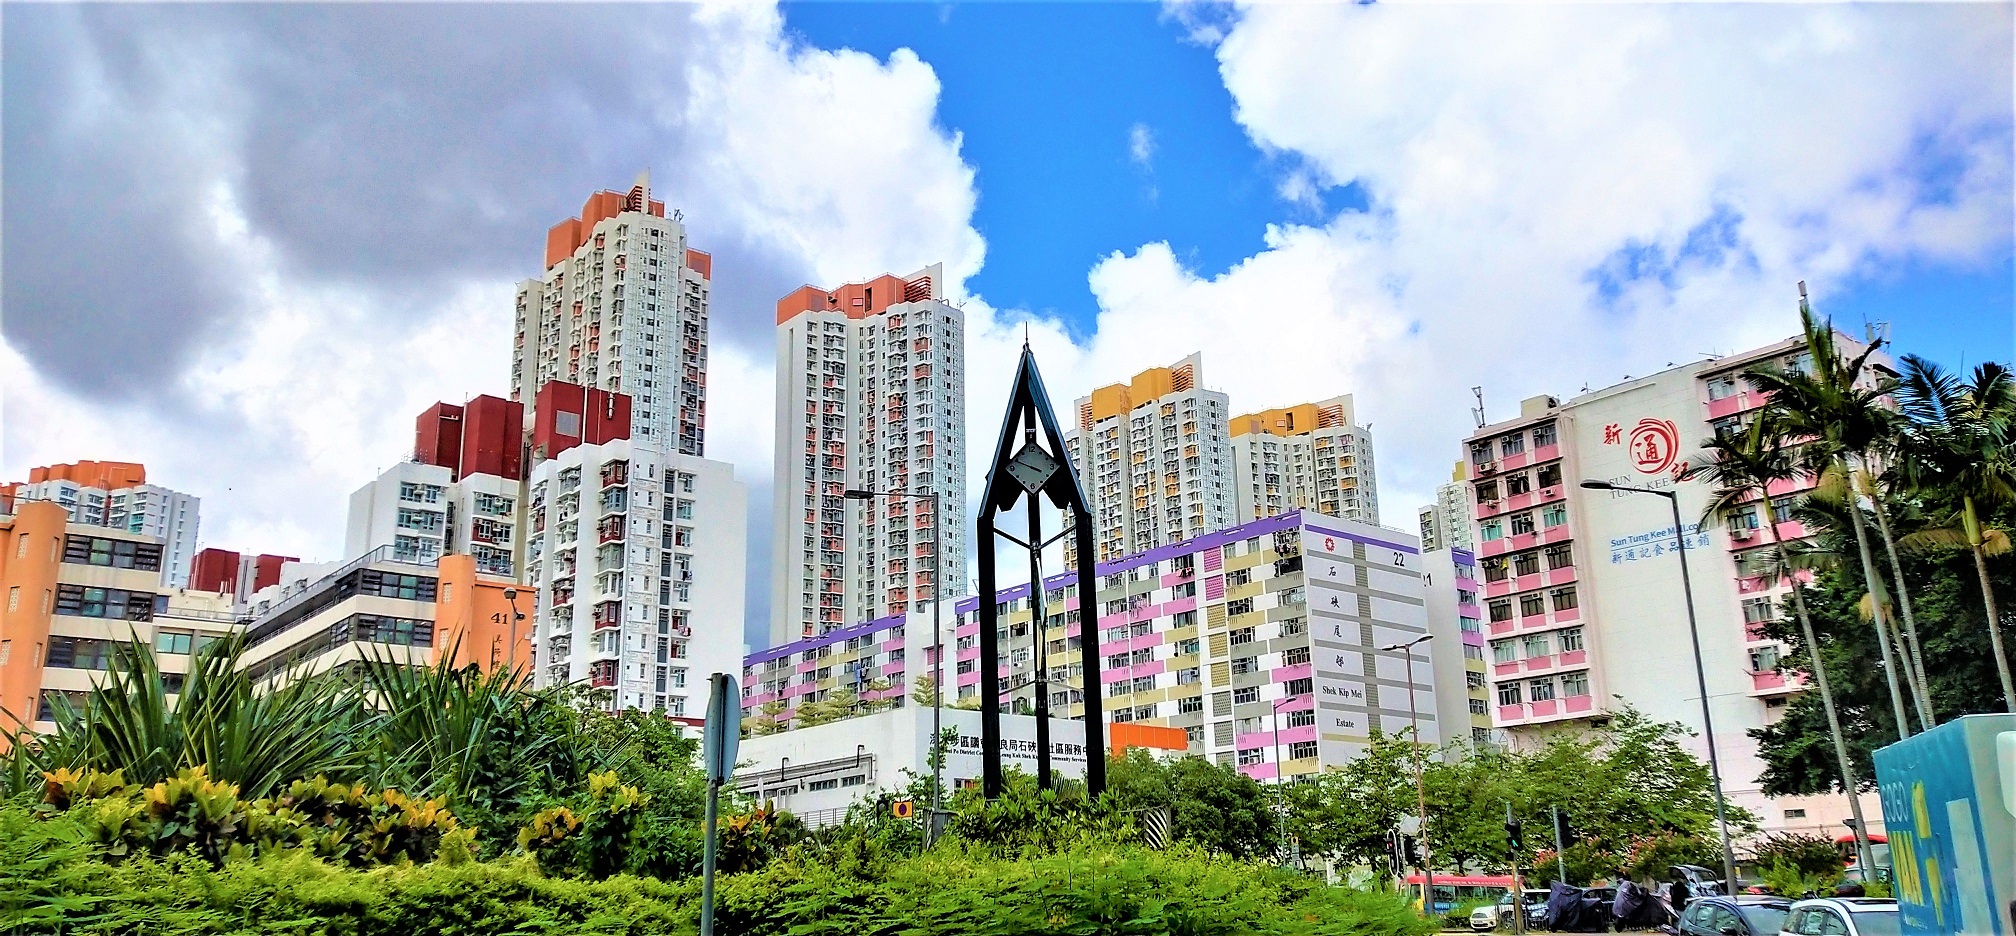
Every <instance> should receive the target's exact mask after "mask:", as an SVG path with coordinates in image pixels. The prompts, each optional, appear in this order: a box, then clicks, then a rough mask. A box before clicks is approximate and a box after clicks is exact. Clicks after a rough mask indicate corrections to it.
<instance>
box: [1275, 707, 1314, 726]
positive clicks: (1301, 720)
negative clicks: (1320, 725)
mask: <svg viewBox="0 0 2016 936" xmlns="http://www.w3.org/2000/svg"><path fill="white" fill-rule="evenodd" d="M1282 717H1283V718H1285V719H1286V720H1287V725H1286V727H1289V728H1307V727H1309V726H1310V725H1313V724H1316V710H1315V709H1313V708H1307V709H1297V710H1296V711H1293V712H1287V713H1284V714H1283V716H1282Z"/></svg>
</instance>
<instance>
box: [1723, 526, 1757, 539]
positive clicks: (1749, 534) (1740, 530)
mask: <svg viewBox="0 0 2016 936" xmlns="http://www.w3.org/2000/svg"><path fill="white" fill-rule="evenodd" d="M1756 536H1757V531H1756V530H1753V529H1750V528H1749V527H1737V528H1736V529H1734V530H1731V531H1729V538H1730V539H1733V540H1735V541H1737V542H1739V543H1741V542H1744V541H1745V540H1749V539H1753V538H1755V537H1756Z"/></svg>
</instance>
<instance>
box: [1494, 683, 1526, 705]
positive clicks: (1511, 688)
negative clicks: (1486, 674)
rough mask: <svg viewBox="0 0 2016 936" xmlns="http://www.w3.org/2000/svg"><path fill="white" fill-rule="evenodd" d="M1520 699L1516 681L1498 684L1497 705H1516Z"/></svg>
mask: <svg viewBox="0 0 2016 936" xmlns="http://www.w3.org/2000/svg"><path fill="white" fill-rule="evenodd" d="M1521 701H1522V699H1521V697H1520V693H1519V684H1518V683H1516V682H1507V683H1499V684H1498V704H1499V705H1518V704H1519V703H1520V702H1521Z"/></svg>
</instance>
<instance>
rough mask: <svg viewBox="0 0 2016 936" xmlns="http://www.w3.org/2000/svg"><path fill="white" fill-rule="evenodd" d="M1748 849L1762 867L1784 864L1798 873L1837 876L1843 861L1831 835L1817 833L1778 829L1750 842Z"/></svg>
mask: <svg viewBox="0 0 2016 936" xmlns="http://www.w3.org/2000/svg"><path fill="white" fill-rule="evenodd" d="M1750 853H1751V854H1752V855H1754V856H1755V857H1756V859H1757V863H1758V864H1759V865H1761V866H1764V867H1770V866H1772V865H1784V866H1785V867H1787V868H1788V869H1790V870H1792V871H1795V872H1798V873H1799V874H1802V875H1809V876H1815V877H1825V876H1828V875H1833V876H1835V877H1839V876H1840V874H1841V869H1842V867H1843V862H1842V860H1841V853H1840V852H1838V851H1836V850H1835V848H1834V842H1833V840H1831V839H1828V838H1824V837H1822V836H1818V835H1799V834H1797V833H1792V832H1781V833H1777V834H1774V835H1767V836H1765V837H1764V839H1763V840H1762V841H1759V842H1758V843H1757V844H1756V845H1753V846H1751V848H1750Z"/></svg>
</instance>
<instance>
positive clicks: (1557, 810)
mask: <svg viewBox="0 0 2016 936" xmlns="http://www.w3.org/2000/svg"><path fill="white" fill-rule="evenodd" d="M1561 849H1562V845H1561V807H1559V806H1556V807H1554V866H1555V867H1556V868H1558V869H1560V871H1561V883H1563V884H1566V883H1568V856H1566V855H1563V854H1561Z"/></svg>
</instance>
